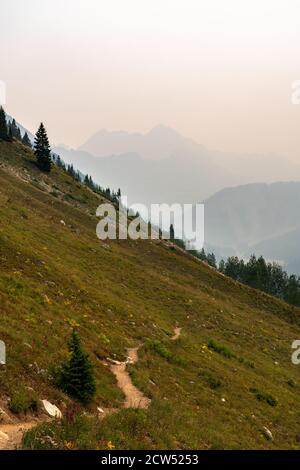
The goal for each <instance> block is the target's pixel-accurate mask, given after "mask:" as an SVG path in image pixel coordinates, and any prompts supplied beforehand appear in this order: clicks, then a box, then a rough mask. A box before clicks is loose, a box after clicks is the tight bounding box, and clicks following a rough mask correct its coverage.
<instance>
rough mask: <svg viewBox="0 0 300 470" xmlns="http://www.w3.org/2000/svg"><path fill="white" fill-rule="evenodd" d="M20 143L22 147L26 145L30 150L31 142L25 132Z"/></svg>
mask: <svg viewBox="0 0 300 470" xmlns="http://www.w3.org/2000/svg"><path fill="white" fill-rule="evenodd" d="M22 142H23V144H24V145H26V147H30V148H31V142H30V139H29V137H28V134H27V132H25V134H24V135H23V138H22Z"/></svg>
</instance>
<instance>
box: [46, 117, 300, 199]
mask: <svg viewBox="0 0 300 470" xmlns="http://www.w3.org/2000/svg"><path fill="white" fill-rule="evenodd" d="M54 151H55V152H56V153H60V154H61V155H62V157H63V158H64V159H65V160H66V161H67V162H68V163H74V164H76V166H77V167H78V168H79V169H80V170H81V171H82V172H83V173H91V174H92V175H93V176H94V178H95V179H96V180H97V181H98V182H99V183H100V184H101V185H103V186H110V187H114V188H118V187H120V188H122V190H123V192H124V193H125V194H127V195H128V197H129V199H130V200H131V201H133V202H143V203H146V204H149V203H155V202H166V203H171V202H179V203H196V202H197V201H199V200H203V199H206V198H208V197H210V196H211V195H212V194H214V193H216V192H218V191H220V190H221V189H223V188H226V187H232V186H238V185H243V184H250V183H257V182H266V183H273V182H276V181H297V180H299V181H300V165H297V164H295V163H293V162H289V161H288V160H286V159H285V158H283V157H280V156H277V155H271V154H269V155H264V154H262V155H260V154H247V153H244V154H242V153H241V154H238V153H230V152H220V151H216V150H209V149H207V148H205V147H204V146H203V145H200V144H198V143H196V142H194V141H193V140H191V139H189V138H186V137H184V136H182V135H180V134H179V133H178V132H177V131H175V130H173V129H171V128H169V127H167V126H163V125H159V126H156V127H154V128H153V129H152V130H150V131H149V132H148V133H146V134H140V133H133V134H130V133H128V132H123V131H120V132H109V131H106V130H101V131H100V132H98V133H97V134H95V135H94V136H92V137H91V138H90V139H88V140H87V142H85V144H83V145H82V146H80V147H79V148H78V149H77V150H68V149H66V148H65V147H57V148H55V149H54Z"/></svg>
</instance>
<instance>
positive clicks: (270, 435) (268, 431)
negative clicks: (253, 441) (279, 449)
mask: <svg viewBox="0 0 300 470" xmlns="http://www.w3.org/2000/svg"><path fill="white" fill-rule="evenodd" d="M263 433H264V436H265V437H266V438H267V439H268V440H269V441H273V434H272V433H271V431H270V429H268V428H266V426H264V427H263Z"/></svg>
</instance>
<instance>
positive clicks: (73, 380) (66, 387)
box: [56, 330, 96, 404]
mask: <svg viewBox="0 0 300 470" xmlns="http://www.w3.org/2000/svg"><path fill="white" fill-rule="evenodd" d="M69 351H70V353H71V357H70V360H69V361H67V362H65V363H64V364H62V366H61V367H60V368H59V369H58V371H57V372H56V384H57V386H58V387H59V388H61V390H63V391H64V392H65V393H67V394H68V395H70V396H71V397H73V398H75V399H77V400H78V401H80V402H81V403H83V404H88V403H90V402H91V401H92V399H93V398H94V396H95V393H96V381H95V376H94V369H93V366H92V364H91V362H90V360H89V357H88V355H87V354H86V353H85V352H84V351H83V349H82V346H81V341H80V338H79V335H78V333H77V332H76V331H75V330H73V332H72V336H71V339H70V341H69Z"/></svg>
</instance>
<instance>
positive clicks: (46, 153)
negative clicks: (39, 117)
mask: <svg viewBox="0 0 300 470" xmlns="http://www.w3.org/2000/svg"><path fill="white" fill-rule="evenodd" d="M34 153H35V155H36V159H37V165H38V167H39V168H40V170H42V171H46V172H50V171H51V149H50V145H49V140H48V136H47V132H46V129H45V127H44V124H43V123H41V125H40V127H39V130H38V131H37V133H36V135H35V139H34Z"/></svg>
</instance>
